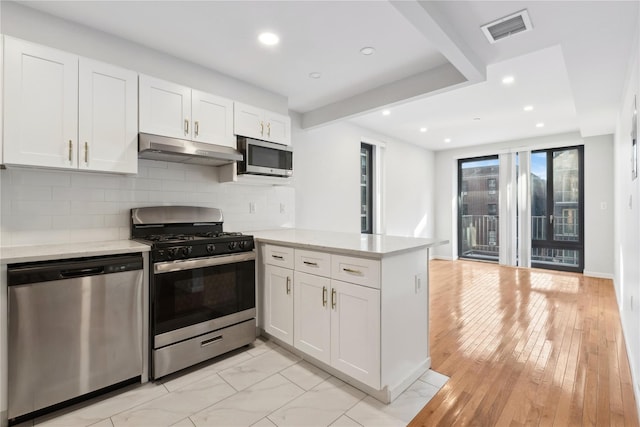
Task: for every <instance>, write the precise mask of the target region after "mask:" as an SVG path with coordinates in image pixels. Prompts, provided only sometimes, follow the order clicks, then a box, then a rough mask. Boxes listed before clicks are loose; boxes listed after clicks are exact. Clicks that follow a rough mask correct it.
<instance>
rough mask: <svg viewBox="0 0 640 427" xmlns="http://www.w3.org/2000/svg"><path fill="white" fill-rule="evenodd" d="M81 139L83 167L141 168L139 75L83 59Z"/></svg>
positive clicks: (122, 170)
mask: <svg viewBox="0 0 640 427" xmlns="http://www.w3.org/2000/svg"><path fill="white" fill-rule="evenodd" d="M79 79H80V80H79V83H80V85H79V86H80V91H79V94H80V96H79V103H78V104H79V107H80V108H79V119H80V120H79V125H78V136H79V138H78V141H79V142H80V145H79V150H78V153H79V159H78V167H79V168H80V169H90V170H100V171H107V172H120V173H136V172H137V170H138V123H137V117H138V97H137V87H138V82H137V79H138V75H137V73H135V72H134V71H130V70H125V69H122V68H118V67H115V66H113V65H109V64H104V63H102V62H97V61H93V60H90V59H86V58H80V72H79Z"/></svg>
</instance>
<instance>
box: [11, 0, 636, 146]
mask: <svg viewBox="0 0 640 427" xmlns="http://www.w3.org/2000/svg"><path fill="white" fill-rule="evenodd" d="M638 3H639V2H638V1H622V2H616V1H566V2H565V1H549V2H546V1H429V2H416V1H414V0H407V1H401V2H387V1H384V0H378V1H302V0H301V1H282V2H273V1H86V2H76V1H71V2H69V1H27V2H23V4H24V5H26V6H29V7H33V8H36V9H39V10H41V11H44V12H47V13H50V14H53V15H56V16H59V17H62V18H65V19H68V20H71V21H74V22H78V23H81V24H83V25H87V26H89V27H93V28H96V29H99V30H101V31H104V32H107V33H112V34H115V35H117V36H119V37H121V38H124V39H128V40H131V41H133V42H136V43H139V44H142V45H145V46H148V47H151V48H153V49H156V50H159V51H163V52H166V53H168V54H170V55H173V56H176V57H178V58H181V59H184V60H187V61H191V62H194V63H197V64H199V65H202V66H205V67H208V68H211V69H214V70H216V71H219V72H223V73H226V74H228V75H231V76H234V77H236V78H239V79H241V80H244V81H247V82H249V83H252V84H254V85H257V86H259V87H263V88H265V89H267V90H270V91H273V92H276V93H279V94H282V95H284V96H286V97H288V100H289V107H290V109H291V110H294V111H297V112H299V113H303V116H302V117H303V123H308V124H312V125H322V124H324V123H327V122H331V121H335V120H340V119H349V120H351V121H353V122H354V123H357V124H359V125H361V126H364V127H368V128H371V129H373V130H375V131H377V132H379V133H381V134H384V135H388V136H390V137H393V138H397V139H400V140H404V141H408V142H411V143H415V144H418V145H422V146H425V147H428V148H430V149H433V150H441V149H448V148H453V147H460V146H467V145H475V144H481V143H487V142H497V141H504V140H510V139H519V138H525V137H530V136H536V135H548V134H553V133H558V132H567V131H581V132H582V134H583V136H590V135H598V134H603V133H611V132H613V130H614V126H615V119H616V113H617V111H618V109H619V102H620V98H621V95H622V89H623V88H622V85H623V83H624V77H625V71H626V67H627V63H628V58H629V55H630V49H631V48H632V42H633V36H634V32H635V31H637V26H638V22H637V16H638V13H637V8H638ZM522 9H527V10H528V12H529V15H530V17H531V20H532V23H533V27H534V29H533V31H530V32H527V33H523V34H518V35H515V36H513V37H512V38H509V39H506V40H503V41H500V42H498V43H496V44H490V43H488V41H487V40H486V39H485V38H484V36H483V35H482V33H481V31H480V26H481V25H483V24H486V23H488V22H490V21H493V20H495V19H497V18H500V17H502V16H505V15H508V14H511V13H513V12H516V11H519V10H522ZM265 30H270V31H273V32H276V33H277V34H279V35H280V39H281V43H280V44H279V45H278V46H276V47H272V48H265V47H264V46H260V45H259V44H258V43H257V41H256V38H257V35H258V34H259V33H260V32H262V31H265ZM365 46H373V47H375V48H376V53H375V54H374V55H371V56H368V57H367V56H363V55H361V54H360V53H359V50H360V48H362V47H365ZM311 72H320V73H322V77H321V78H320V79H311V78H309V73H311ZM506 74H511V75H513V76H514V78H515V82H514V83H513V84H512V85H510V86H504V85H503V84H502V83H501V79H502V77H503V76H504V75H506ZM527 104H529V105H533V106H534V110H533V111H531V112H524V111H523V110H522V107H523V106H524V105H527ZM383 108H389V109H390V110H391V114H390V115H389V116H384V117H383V116H382V115H381V113H380V111H381V110H382V109H383ZM474 118H479V119H480V120H473V119H474ZM538 122H544V123H545V126H544V127H542V128H536V127H535V124H536V123H538ZM420 127H427V128H428V131H427V132H426V133H421V132H419V128H420ZM444 138H451V140H452V142H450V143H444V142H443V140H444Z"/></svg>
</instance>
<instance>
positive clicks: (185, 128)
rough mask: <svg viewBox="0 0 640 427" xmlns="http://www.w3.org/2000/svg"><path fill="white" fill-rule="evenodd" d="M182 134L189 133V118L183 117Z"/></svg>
mask: <svg viewBox="0 0 640 427" xmlns="http://www.w3.org/2000/svg"><path fill="white" fill-rule="evenodd" d="M184 134H185V135H188V134H189V119H184Z"/></svg>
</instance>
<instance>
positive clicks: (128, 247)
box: [0, 240, 150, 264]
mask: <svg viewBox="0 0 640 427" xmlns="http://www.w3.org/2000/svg"><path fill="white" fill-rule="evenodd" d="M149 249H150V248H149V246H148V245H145V244H143V243H140V242H136V241H134V240H112V241H107V242H78V243H63V244H55V245H37V246H10V247H3V248H0V263H2V264H12V263H18V262H35V261H49V260H55V259H65V258H80V257H90V256H102V255H115V254H125V253H130V252H149Z"/></svg>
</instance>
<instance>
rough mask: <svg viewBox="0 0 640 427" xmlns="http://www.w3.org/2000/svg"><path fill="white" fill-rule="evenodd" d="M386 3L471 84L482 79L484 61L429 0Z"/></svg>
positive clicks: (484, 73) (483, 76) (484, 66)
mask: <svg viewBox="0 0 640 427" xmlns="http://www.w3.org/2000/svg"><path fill="white" fill-rule="evenodd" d="M389 3H390V4H391V5H392V6H393V7H394V8H395V9H396V10H397V11H398V12H400V14H401V15H402V16H404V18H405V19H406V20H407V21H409V22H410V23H411V24H412V25H413V26H414V27H415V28H416V29H417V30H418V31H419V32H420V33H421V34H422V35H424V37H425V38H426V39H427V40H428V41H429V42H430V43H432V44H433V46H434V47H435V48H436V49H437V50H438V51H439V52H440V53H441V54H442V55H443V56H444V57H445V58H447V60H448V61H449V62H450V63H451V64H453V66H454V67H456V68H457V69H458V71H460V73H461V74H462V75H463V76H465V78H466V79H467V80H469V82H471V83H477V82H480V81H484V80H485V79H486V69H487V67H486V64H484V63H483V62H482V61H481V60H480V58H478V56H477V55H476V54H475V52H473V51H472V50H471V49H470V48H469V46H467V44H466V43H465V42H464V40H463V39H462V37H460V36H459V35H458V34H456V32H455V31H454V29H453V28H454V27H453V25H452V24H451V23H450V22H448V20H447V19H446V17H445V16H444V14H442V13H441V12H440V11H439V10H438V6H437V4H436V3H438V2H432V1H417V0H400V1H389ZM478 35H479V36H480V35H481V33H480V29H478Z"/></svg>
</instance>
